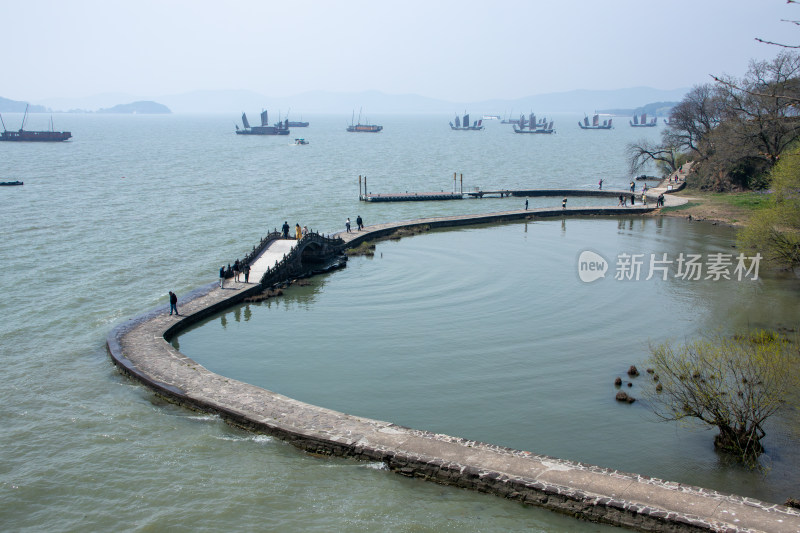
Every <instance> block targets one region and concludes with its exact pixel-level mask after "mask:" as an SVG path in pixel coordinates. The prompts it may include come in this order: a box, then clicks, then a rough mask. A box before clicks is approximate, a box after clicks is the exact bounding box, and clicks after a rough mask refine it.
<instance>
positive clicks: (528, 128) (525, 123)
mask: <svg viewBox="0 0 800 533" xmlns="http://www.w3.org/2000/svg"><path fill="white" fill-rule="evenodd" d="M555 132H556V130H554V129H553V121H552V120H551V121H550V122H549V123H548V122H547V119H546V118H541V119H539V120H537V119H536V115H534V114H533V113H531V114H530V116H529V117H528V118H527V119H526V118H525V115H520V117H519V122H518V123H517V124H514V133H545V134H549V133H555Z"/></svg>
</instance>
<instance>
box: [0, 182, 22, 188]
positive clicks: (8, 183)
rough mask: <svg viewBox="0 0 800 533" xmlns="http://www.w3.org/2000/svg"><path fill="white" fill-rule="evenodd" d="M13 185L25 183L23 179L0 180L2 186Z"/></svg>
mask: <svg viewBox="0 0 800 533" xmlns="http://www.w3.org/2000/svg"><path fill="white" fill-rule="evenodd" d="M13 185H24V184H23V183H22V182H21V181H0V187H10V186H13Z"/></svg>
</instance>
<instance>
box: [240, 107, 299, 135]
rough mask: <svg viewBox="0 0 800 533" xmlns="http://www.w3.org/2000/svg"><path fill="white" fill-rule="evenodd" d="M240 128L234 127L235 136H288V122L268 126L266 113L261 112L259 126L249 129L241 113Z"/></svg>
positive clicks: (244, 116)
mask: <svg viewBox="0 0 800 533" xmlns="http://www.w3.org/2000/svg"><path fill="white" fill-rule="evenodd" d="M242 126H243V128H242V129H239V125H238V124H237V125H236V133H237V135H289V120H288V119H287V120H285V121H284V122H280V121H278V122H277V123H275V125H274V126H270V125H269V122H268V115H267V112H266V111H262V112H261V126H253V127H250V123H249V122H248V121H247V115H246V114H245V113H242Z"/></svg>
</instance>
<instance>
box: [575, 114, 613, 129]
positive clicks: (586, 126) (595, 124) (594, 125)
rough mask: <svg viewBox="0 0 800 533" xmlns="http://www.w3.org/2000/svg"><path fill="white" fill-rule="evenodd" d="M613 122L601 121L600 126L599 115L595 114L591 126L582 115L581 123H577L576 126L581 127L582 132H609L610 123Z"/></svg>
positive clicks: (587, 118) (587, 119)
mask: <svg viewBox="0 0 800 533" xmlns="http://www.w3.org/2000/svg"><path fill="white" fill-rule="evenodd" d="M612 120H614V119H613V118H609V119H606V120H604V121H603V123H602V124H600V115H598V114H597V113H595V114H594V116H593V117H592V124H591V125H589V117H588V116H586V115H584V117H583V123H581V122H580V121H578V126H580V127H581V129H582V130H610V129H611V128H612V126H611V121H612Z"/></svg>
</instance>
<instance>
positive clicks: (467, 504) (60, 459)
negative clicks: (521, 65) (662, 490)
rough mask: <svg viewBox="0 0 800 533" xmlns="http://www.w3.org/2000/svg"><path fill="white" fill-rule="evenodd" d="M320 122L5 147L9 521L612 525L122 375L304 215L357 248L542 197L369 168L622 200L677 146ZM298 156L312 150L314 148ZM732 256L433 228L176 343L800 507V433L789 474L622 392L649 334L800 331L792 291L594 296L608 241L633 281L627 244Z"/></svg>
mask: <svg viewBox="0 0 800 533" xmlns="http://www.w3.org/2000/svg"><path fill="white" fill-rule="evenodd" d="M255 111H257V110H253V113H255ZM542 111H544V110H542ZM33 118H42V117H33ZM305 118H306V119H307V120H310V121H311V127H310V128H308V129H305V130H296V131H293V134H292V135H291V136H290V139H287V138H278V137H273V138H250V137H242V136H236V135H234V134H233V133H232V132H233V129H234V128H233V125H234V122H235V121H237V120H238V117H227V116H101V115H97V116H94V115H56V117H55V123H56V128H57V129H63V130H70V131H72V133H73V135H74V138H73V140H72V141H70V142H68V143H59V144H52V145H49V144H36V143H31V144H24V143H0V162H2V165H0V172H2V176H1V177H2V180H3V181H8V180H14V179H20V180H23V181H24V182H25V185H24V186H23V187H14V188H3V189H4V190H2V191H0V193H2V197H3V198H2V209H0V222H1V223H2V225H3V227H4V229H5V231H4V238H3V239H2V240H1V241H0V254H2V258H3V265H4V268H3V272H2V275H0V283H1V284H2V285H0V286H2V289H3V294H4V295H5V298H3V299H2V300H0V310H2V313H3V316H4V317H5V320H4V321H3V323H2V324H0V339H1V340H2V353H3V374H2V375H3V381H4V386H3V387H2V389H0V400H2V402H3V405H4V409H3V414H2V419H3V431H2V433H0V435H2V441H1V442H0V444H1V445H2V449H3V455H2V460H0V524H2V525H3V529H6V530H13V531H41V530H48V531H74V530H148V531H161V530H165V529H170V530H177V531H181V530H185V531H198V530H201V531H202V530H207V531H212V530H220V529H232V530H241V531H250V530H254V529H267V530H276V531H277V530H291V531H329V530H338V529H345V528H346V529H350V530H355V531H385V530H393V531H414V532H417V531H447V530H454V531H455V530H459V531H522V530H524V531H573V530H576V529H580V530H584V531H604V530H605V529H608V528H604V527H601V526H597V525H594V524H586V523H582V522H576V521H573V520H571V519H568V518H565V517H561V516H559V515H555V514H553V513H550V512H546V511H542V510H538V509H531V508H526V507H523V506H521V505H518V504H515V503H511V502H507V501H504V500H502V499H500V498H496V497H492V496H486V495H481V494H475V493H471V492H467V491H462V490H456V489H452V488H448V487H440V486H437V485H434V484H430V483H424V482H420V481H417V480H409V479H405V478H402V477H401V476H397V475H395V474H392V473H390V472H387V471H385V470H383V469H381V468H380V465H376V464H368V463H360V462H355V461H347V460H341V459H325V458H322V459H321V458H316V457H310V456H308V455H305V454H303V453H301V452H298V451H297V450H295V449H294V448H292V447H291V446H288V445H286V444H285V443H283V442H281V441H277V440H274V439H271V438H269V437H263V436H255V435H251V434H249V433H245V432H241V431H239V430H236V429H233V428H230V427H228V426H227V425H225V424H224V423H222V422H221V421H220V420H219V419H217V418H216V417H212V416H206V415H202V414H197V413H193V412H190V411H187V410H184V409H181V408H178V407H175V406H172V405H170V404H166V403H164V402H162V401H160V400H159V399H158V398H156V397H154V396H153V394H152V393H151V392H150V391H149V390H148V389H146V388H144V387H142V386H140V385H138V384H137V383H135V382H132V381H130V380H128V379H126V378H124V377H122V376H121V375H119V374H118V372H117V371H116V369H115V368H114V367H113V365H112V364H111V363H110V360H109V357H108V355H107V354H106V352H105V336H106V335H107V333H108V332H109V331H110V330H111V329H112V328H113V327H114V326H115V325H116V324H119V323H121V322H123V321H124V320H126V319H128V318H131V317H133V316H136V315H137V314H140V313H142V312H145V311H147V310H149V309H152V308H154V307H157V306H163V305H165V304H166V301H167V300H166V297H167V291H168V290H174V291H175V292H177V293H178V295H181V294H185V293H186V292H188V291H190V290H191V289H193V288H196V287H198V286H200V285H203V284H205V283H208V282H210V281H213V279H214V278H215V274H216V271H217V269H218V268H219V265H220V264H223V263H224V264H227V263H228V262H232V261H233V260H234V259H235V258H236V257H240V256H242V255H243V254H244V253H245V252H247V251H248V250H249V249H250V248H251V247H252V245H253V244H255V243H256V242H257V241H258V239H259V238H260V237H261V236H263V235H264V234H266V232H267V231H268V230H270V229H272V228H274V227H278V226H280V225H281V224H282V223H283V221H284V220H288V221H289V222H290V223H291V224H294V223H296V222H299V223H300V224H301V225H308V226H309V227H312V228H314V229H319V230H321V231H325V232H334V231H339V230H341V229H343V221H344V219H345V218H346V217H348V216H349V217H350V218H354V217H355V216H356V215H358V214H360V215H361V216H362V217H363V218H364V219H365V221H366V223H367V224H372V223H378V222H384V221H394V220H404V219H411V218H417V217H421V216H434V215H447V214H457V213H478V212H488V211H499V210H505V209H511V208H519V207H521V204H522V201H521V200H520V199H484V200H473V201H467V200H464V201H451V202H440V203H411V204H363V203H360V202H358V200H357V195H358V189H357V188H358V175H359V174H360V175H367V176H368V180H369V181H368V183H369V185H368V187H369V189H370V191H371V192H396V191H405V190H409V191H415V190H416V191H430V190H449V189H450V188H452V186H453V178H452V176H453V173H454V172H458V173H463V174H464V186H465V189H466V188H468V187H474V186H481V187H484V188H515V187H518V188H522V187H527V188H533V187H586V188H594V187H596V184H597V180H598V179H599V178H600V177H603V179H604V180H605V187H608V188H613V187H624V186H625V185H626V184H627V183H628V181H629V177H628V176H627V174H626V167H625V162H624V155H623V150H624V146H625V144H626V143H627V142H630V141H631V140H634V139H637V138H639V137H640V136H641V135H645V136H650V137H656V136H657V135H658V131H657V129H656V131H646V132H642V131H636V130H633V129H632V128H628V127H626V126H623V125H622V123H624V120H619V119H618V120H619V122H620V124H619V125H618V127H617V129H615V130H612V131H608V132H592V131H581V130H579V129H578V127H577V125H576V124H575V122H577V120H578V119H579V118H582V117H578V116H571V115H564V116H561V115H556V116H554V117H553V118H554V120H555V121H556V128H557V129H558V134H556V135H553V136H538V135H537V136H524V135H515V134H513V133H511V131H510V126H502V125H500V124H498V123H492V122H490V123H488V125H487V129H486V130H485V131H483V132H451V131H450V130H449V129H448V127H447V122H448V121H449V120H450V117H449V116H441V117H433V116H424V117H423V116H420V117H413V116H412V117H409V116H386V117H380V116H375V117H373V118H374V121H375V122H377V123H380V124H383V125H384V127H385V129H384V131H383V132H382V133H380V134H378V135H367V134H348V133H346V132H345V131H344V127H345V125H346V123H347V122H349V117H338V116H320V117H305ZM3 119H4V120H5V122H6V124H7V125H13V124H17V123H19V122H20V121H21V116H17V115H13V114H11V115H4V117H3ZM42 120H43V122H44V119H43V118H42ZM30 124H31V127H35V124H34V123H33V122H31V123H30ZM9 127H13V126H9ZM295 133H296V135H295ZM295 136H297V137H301V136H302V137H305V138H306V139H308V140H309V141H310V144H309V145H308V146H290V145H289V142H290V141H291V139H292V138H294V137H295ZM575 203H576V204H577V203H578V200H577V199H576V200H575ZM517 204H519V205H517ZM531 204H532V206H537V205H552V200H548V199H541V200H538V199H537V200H536V201H535V202H531ZM732 238H733V234H732V233H731V232H730V231H727V230H725V229H723V228H716V227H713V226H708V225H702V224H689V223H686V222H684V221H681V220H674V219H664V220H658V219H619V220H617V219H609V220H605V219H595V220H572V219H570V220H566V221H563V222H562V221H560V220H554V221H546V222H536V223H528V224H512V225H504V226H499V227H491V228H473V229H467V230H463V231H446V232H435V233H431V234H427V235H423V236H419V237H414V238H411V239H404V240H401V241H398V242H386V243H382V244H380V245H379V246H378V253H377V254H376V256H375V257H374V258H373V259H367V258H356V259H352V260H351V261H350V262H349V264H348V267H347V268H346V269H344V270H342V271H339V272H337V273H334V274H332V275H328V276H324V277H320V278H316V279H314V280H312V283H311V285H309V286H307V287H298V288H296V289H293V290H290V291H287V292H286V295H285V297H284V298H282V299H281V300H275V301H272V302H268V303H265V304H263V305H251V306H245V307H241V308H237V309H232V310H230V311H229V312H226V313H224V314H223V315H221V316H219V317H217V318H215V319H212V320H211V321H209V322H208V323H207V324H205V325H203V326H201V327H198V328H195V329H194V330H192V331H191V332H189V333H188V334H186V335H183V336H181V337H180V339H179V341H178V342H179V343H180V346H181V350H182V351H184V353H186V354H187V355H189V356H191V357H194V358H196V359H198V360H199V361H201V362H202V363H203V364H204V365H206V366H208V367H209V368H211V369H212V370H215V371H218V372H223V373H226V374H227V375H231V376H232V377H241V376H242V375H244V376H247V379H248V381H251V382H253V383H256V384H258V385H262V386H265V387H267V388H270V389H271V390H275V391H278V392H282V393H285V394H289V395H291V396H294V397H297V398H298V399H301V400H305V401H309V402H314V403H318V404H320V405H324V406H327V407H331V408H334V409H338V410H342V411H347V412H353V413H357V414H361V415H364V416H370V417H375V418H379V419H383V420H391V421H393V422H397V423H400V424H404V425H410V426H413V427H419V428H422V429H433V430H436V431H440V432H445V433H450V434H454V435H460V436H470V437H473V438H478V439H480V440H485V441H489V442H496V443H498V444H505V445H508V446H514V447H517V448H523V449H528V450H531V451H534V452H538V453H547V454H551V455H555V456H559V457H564V458H569V459H575V460H582V461H588V462H592V463H596V464H599V465H602V466H607V467H614V468H623V469H626V470H634V471H639V472H642V473H647V474H650V475H656V476H661V477H666V478H669V479H675V480H677V481H685V482H689V483H696V484H700V485H704V486H713V487H714V488H718V489H721V490H725V491H731V492H740V493H749V494H753V495H755V496H757V497H760V498H764V499H768V500H781V501H782V499H784V498H785V497H786V496H788V495H790V494H788V493H789V492H791V491H789V490H788V489H789V488H791V487H796V486H797V474H796V472H797V471H798V469H797V466H798V464H800V461H798V458H797V455H796V452H794V451H792V450H794V449H795V448H796V444H797V442H798V435H797V433H796V432H795V433H794V434H792V433H791V432H790V431H789V430H782V429H781V426H778V427H776V428H775V429H774V430H773V431H771V432H770V437H769V439H770V441H769V442H768V443H767V447H768V450H769V452H768V453H769V461H770V463H771V464H772V465H773V468H772V469H771V470H769V471H768V472H767V474H766V476H762V475H760V474H754V473H751V472H742V471H741V470H740V469H737V468H735V467H730V466H725V465H724V464H722V462H721V461H720V459H719V458H718V457H717V456H715V455H714V453H713V450H711V433H709V432H707V431H699V430H696V429H692V428H685V427H676V426H674V425H669V424H656V423H654V422H653V420H652V417H651V416H650V415H649V414H648V411H647V410H646V409H645V407H644V406H643V405H642V404H641V403H638V402H637V403H635V404H633V405H631V406H628V405H625V406H623V405H619V404H617V403H616V402H614V401H613V395H614V392H615V390H614V388H613V385H612V382H613V378H614V377H615V376H616V375H620V374H622V373H623V372H624V370H625V369H626V368H627V366H628V365H629V364H632V363H639V362H640V361H641V360H642V358H643V357H644V355H646V348H647V343H648V341H650V340H660V339H666V338H678V339H681V338H683V337H684V336H688V337H692V336H694V335H697V334H699V333H701V332H703V331H705V330H711V329H716V328H723V329H728V328H732V327H734V326H737V325H741V324H748V323H749V324H755V325H760V324H762V323H763V324H768V325H791V324H797V319H798V315H800V311H798V307H797V303H796V302H797V301H798V300H797V295H798V286H797V283H796V281H793V280H785V279H778V278H775V277H770V276H763V279H762V280H760V281H758V282H746V283H745V282H740V283H730V284H726V283H721V282H717V283H700V282H697V283H695V282H688V281H666V282H663V281H660V280H650V281H647V282H645V281H638V282H636V281H629V282H622V281H615V280H614V279H613V276H611V277H609V278H608V279H604V280H600V281H598V282H595V283H592V284H584V283H582V282H580V281H579V279H578V276H577V255H578V254H579V253H580V251H581V250H583V249H586V248H588V249H592V250H594V251H596V252H598V253H600V254H601V255H603V256H604V257H605V258H606V259H608V260H609V261H612V262H613V260H614V258H615V257H616V255H617V254H618V253H620V252H625V251H627V252H635V253H648V254H649V253H656V252H669V253H670V254H672V253H675V252H679V251H685V252H687V253H705V252H706V251H707V250H708V251H725V252H726V253H727V252H728V251H730V250H731V248H730V245H731V242H732ZM640 379H641V378H640ZM638 387H639V384H636V385H635V386H634V388H633V391H636V390H637V388H638ZM376 392H377V393H378V394H376ZM792 427H794V428H796V427H798V425H797V424H796V423H795V424H794V425H793V426H792ZM265 524H267V525H266V526H265Z"/></svg>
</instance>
